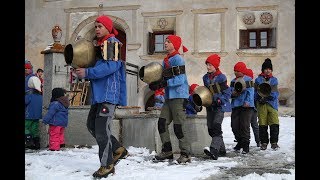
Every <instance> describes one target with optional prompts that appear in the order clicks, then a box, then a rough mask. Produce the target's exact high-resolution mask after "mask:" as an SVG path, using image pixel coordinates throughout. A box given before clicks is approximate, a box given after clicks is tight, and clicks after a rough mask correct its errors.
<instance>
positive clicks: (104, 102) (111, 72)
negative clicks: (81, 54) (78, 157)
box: [75, 15, 128, 178]
mask: <svg viewBox="0 0 320 180" xmlns="http://www.w3.org/2000/svg"><path fill="white" fill-rule="evenodd" d="M94 26H95V32H96V37H97V46H98V48H96V49H97V50H98V52H97V53H96V56H97V58H96V59H97V61H96V63H95V65H94V66H93V67H88V68H77V69H76V71H75V73H76V74H77V76H78V77H79V78H85V79H89V80H90V84H91V92H92V96H91V99H92V100H91V107H90V111H89V114H88V119H87V127H88V130H89V132H90V133H91V135H92V136H93V137H94V138H95V139H96V141H97V143H98V146H99V159H100V168H99V169H98V170H97V171H96V172H94V173H93V177H96V178H102V177H107V176H108V175H109V174H110V173H114V172H115V168H114V166H115V165H116V164H117V162H118V161H119V159H123V158H125V157H126V156H127V155H128V151H127V150H126V148H124V147H123V146H121V145H120V143H119V141H118V140H117V139H116V138H115V137H114V136H113V135H112V134H111V129H112V128H111V125H112V119H113V115H114V111H115V108H116V106H118V105H120V106H126V105H127V89H126V70H125V62H124V61H123V60H121V59H118V60H115V59H113V57H110V56H107V57H105V54H107V52H104V50H105V49H107V48H105V47H104V45H106V44H107V42H110V41H111V42H112V41H113V42H118V43H119V45H120V46H121V45H122V43H121V42H120V41H119V40H118V39H117V38H115V36H116V35H117V34H118V31H117V30H116V29H115V28H114V27H113V22H112V20H111V19H110V18H109V17H108V16H106V15H101V16H99V17H98V18H97V19H96V21H95V23H94ZM106 41H107V42H106ZM99 51H101V52H99ZM108 54H110V53H108Z"/></svg>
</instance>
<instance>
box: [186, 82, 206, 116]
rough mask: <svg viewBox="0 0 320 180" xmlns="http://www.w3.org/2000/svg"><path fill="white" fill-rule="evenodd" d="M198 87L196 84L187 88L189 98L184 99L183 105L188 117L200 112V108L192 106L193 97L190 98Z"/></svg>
mask: <svg viewBox="0 0 320 180" xmlns="http://www.w3.org/2000/svg"><path fill="white" fill-rule="evenodd" d="M198 86H199V85H198V84H191V86H190V87H189V98H188V99H186V101H185V105H184V106H185V108H186V114H187V115H188V116H190V115H196V114H197V113H198V112H200V111H201V110H202V106H197V105H195V104H194V102H193V97H192V95H193V93H194V90H195V89H196V87H198Z"/></svg>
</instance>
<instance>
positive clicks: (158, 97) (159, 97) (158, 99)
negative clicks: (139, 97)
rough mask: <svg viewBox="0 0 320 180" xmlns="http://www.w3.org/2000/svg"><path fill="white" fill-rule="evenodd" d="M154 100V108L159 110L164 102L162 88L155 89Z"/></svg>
mask: <svg viewBox="0 0 320 180" xmlns="http://www.w3.org/2000/svg"><path fill="white" fill-rule="evenodd" d="M154 101H155V102H154V108H155V109H158V110H160V109H161V108H162V106H163V104H164V88H160V89H157V90H155V92H154Z"/></svg>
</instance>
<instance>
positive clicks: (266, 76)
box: [259, 73, 272, 79]
mask: <svg viewBox="0 0 320 180" xmlns="http://www.w3.org/2000/svg"><path fill="white" fill-rule="evenodd" d="M259 75H260V76H263V77H264V78H265V79H267V78H268V79H270V78H271V77H272V73H270V74H269V75H267V74H264V73H261V74H259Z"/></svg>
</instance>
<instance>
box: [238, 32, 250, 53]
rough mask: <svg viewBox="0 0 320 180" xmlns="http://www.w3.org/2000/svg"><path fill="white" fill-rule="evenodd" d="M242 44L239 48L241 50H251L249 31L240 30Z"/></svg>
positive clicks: (240, 43)
mask: <svg viewBox="0 0 320 180" xmlns="http://www.w3.org/2000/svg"><path fill="white" fill-rule="evenodd" d="M239 32H240V38H239V39H240V42H239V48H240V49H247V48H249V44H248V43H249V33H248V31H247V30H241V29H240V31H239Z"/></svg>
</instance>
